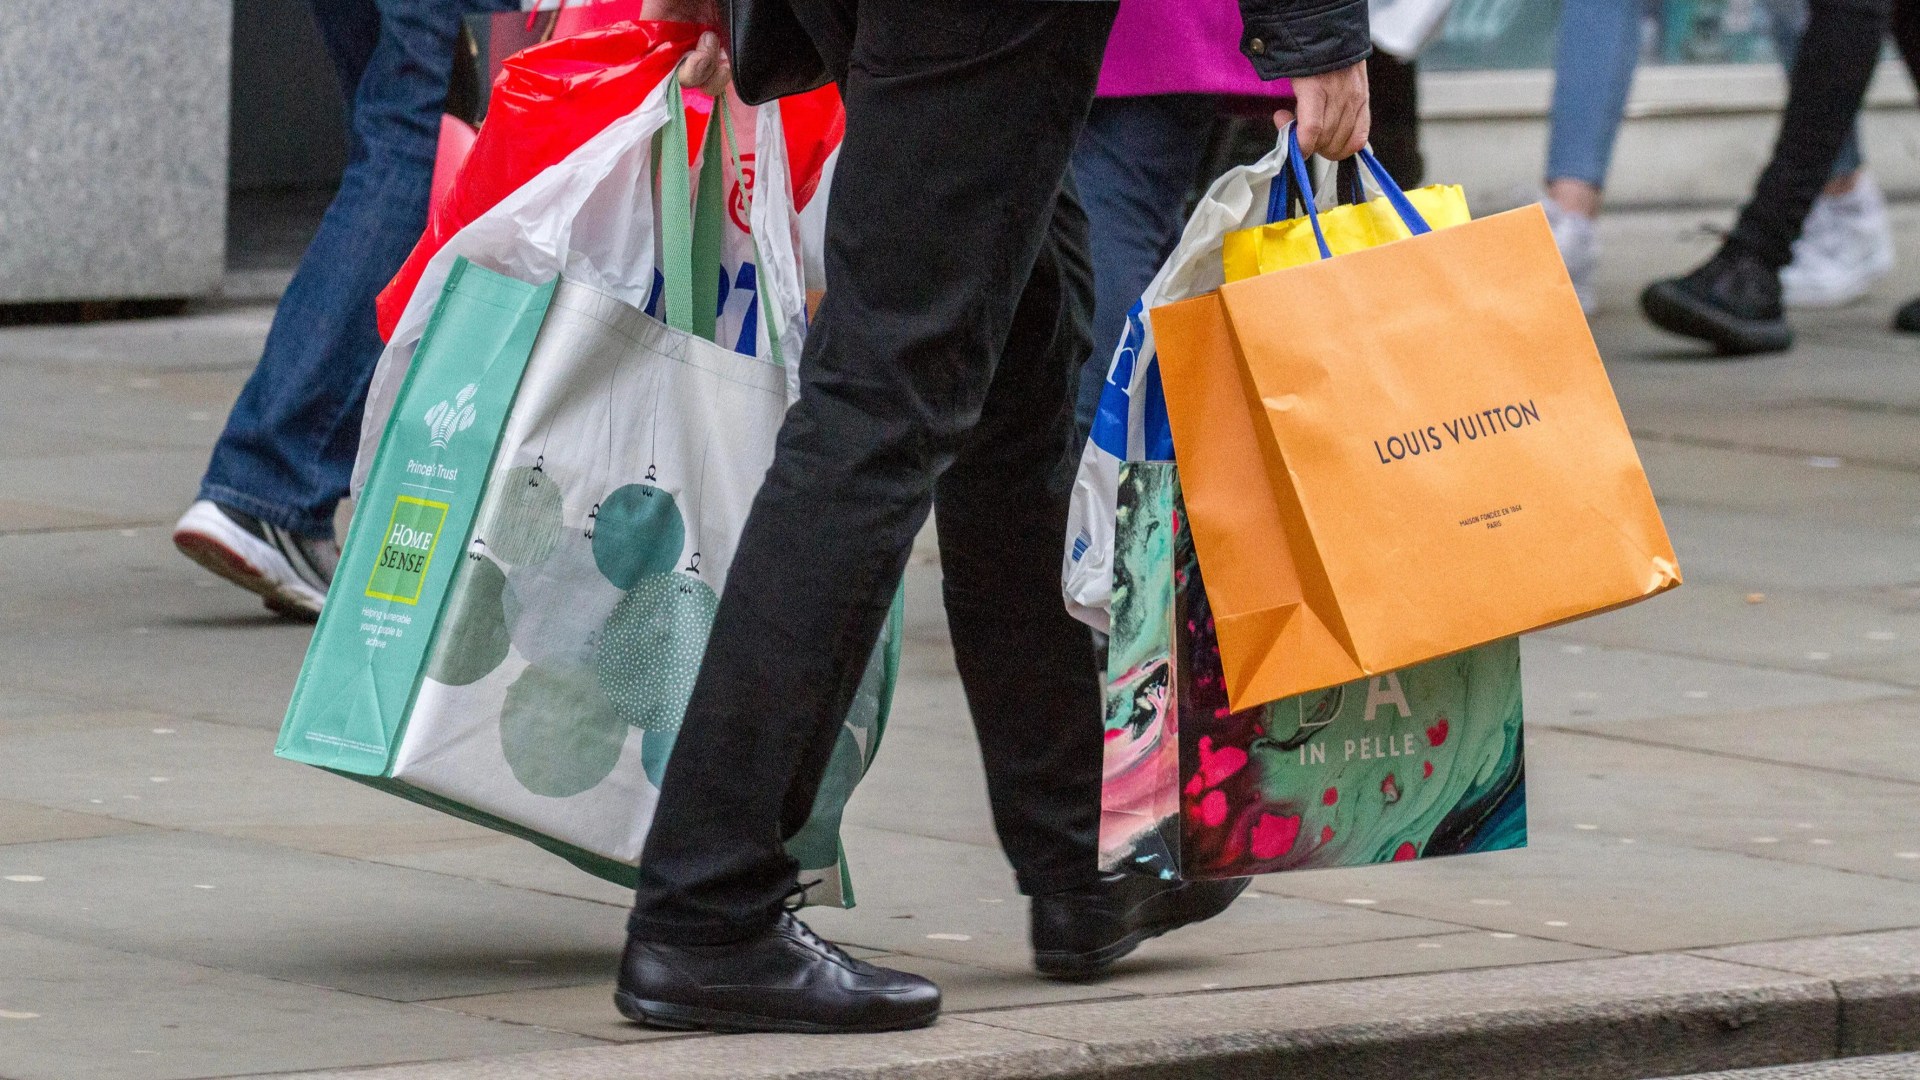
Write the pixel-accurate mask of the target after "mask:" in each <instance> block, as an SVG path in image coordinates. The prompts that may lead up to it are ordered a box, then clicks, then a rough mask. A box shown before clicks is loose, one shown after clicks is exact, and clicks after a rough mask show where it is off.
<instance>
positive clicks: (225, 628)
mask: <svg viewBox="0 0 1920 1080" xmlns="http://www.w3.org/2000/svg"><path fill="white" fill-rule="evenodd" d="M204 464H205V463H204V462H201V463H200V464H199V465H195V466H194V469H195V473H194V475H195V477H196V478H197V476H198V469H199V468H200V467H201V465H204ZM146 475H148V476H149V477H150V476H151V473H150V472H149V473H147V474H146ZM192 494H193V488H192V485H191V483H189V484H187V485H186V486H185V487H184V488H182V490H181V492H180V493H179V494H178V497H177V498H176V497H172V496H169V497H168V498H167V499H166V500H164V502H165V506H166V507H167V508H168V509H167V510H166V512H165V513H164V514H162V515H161V517H162V518H163V519H164V520H165V521H166V522H167V523H168V524H169V525H170V524H171V522H172V520H173V518H174V516H176V515H178V513H179V511H180V510H181V508H183V507H184V506H185V505H186V503H185V501H184V500H186V499H190V498H191V496H192ZM0 497H4V492H0ZM156 505H158V504H156ZM142 512H143V513H144V512H145V511H142ZM131 583H137V587H136V586H135V585H134V584H131ZM0 595H4V596H5V597H6V602H5V603H0V681H4V682H6V683H8V684H11V685H17V686H20V687H23V688H25V689H28V690H31V691H38V692H40V693H43V694H54V695H62V696H69V697H79V698H81V699H83V700H86V701H89V702H93V703H95V704H97V705H115V706H119V707H122V708H143V709H150V710H154V711H158V712H165V713H170V714H173V715H178V716H189V717H204V718H209V719H219V720H226V721H231V722H234V723H245V724H252V725H254V726H256V727H260V728H262V729H269V730H271V729H278V727H279V726H280V720H281V718H282V717H283V716H284V715H285V714H286V708H287V700H288V699H289V698H290V697H291V696H292V692H293V682H294V678H295V677H296V676H297V675H298V673H299V670H300V662H301V660H302V659H304V658H305V656H306V650H307V641H308V639H309V638H310V637H311V636H312V632H313V631H312V627H310V626H307V625H304V624H301V623H296V622H292V621H289V620H286V619H282V618H279V617H277V616H274V615H273V614H271V613H270V612H267V611H266V610H264V609H263V608H262V607H261V606H260V601H259V599H258V598H257V597H254V596H253V595H252V594H250V593H246V592H243V591H241V590H239V589H236V588H234V587H232V586H231V585H227V584H225V583H224V582H221V581H220V580H219V579H217V578H215V577H214V576H213V575H211V574H208V573H207V572H206V571H204V570H202V569H200V568H199V567H197V566H195V565H193V564H192V563H189V562H188V561H187V560H185V559H183V558H181V557H180V555H179V554H178V553H177V552H175V551H174V550H173V545H172V542H171V540H170V530H169V529H168V528H165V527H150V528H136V529H125V530H122V529H106V530H88V531H80V532H58V533H31V534H15V535H7V536H0ZM49 627H59V633H57V634H53V633H49V632H48V628H49Z"/></svg>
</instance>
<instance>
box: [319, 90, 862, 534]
mask: <svg viewBox="0 0 1920 1080" xmlns="http://www.w3.org/2000/svg"><path fill="white" fill-rule="evenodd" d="M668 85H670V84H669V83H662V85H661V86H660V87H659V88H657V89H655V90H654V91H653V92H652V93H650V94H648V95H647V99H646V100H645V101H644V102H643V103H642V104H641V106H640V107H639V108H638V109H636V110H634V111H633V112H632V113H631V114H629V115H627V116H625V117H622V118H621V119H619V120H616V121H614V122H613V123H611V124H609V125H607V127H606V128H605V129H604V130H603V131H601V132H600V133H599V134H598V135H595V136H594V137H593V138H591V139H589V140H587V142H586V143H584V144H582V145H581V146H580V148H579V149H577V150H575V151H574V152H573V153H572V154H569V155H568V156H567V157H566V158H565V159H563V160H562V161H561V162H560V163H559V164H556V165H554V166H552V167H550V168H548V169H546V170H544V171H542V172H541V173H539V174H538V175H536V176H535V177H534V178H533V179H531V180H529V181H527V182H526V183H525V184H524V185H522V186H521V187H520V188H519V189H517V190H515V191H514V192H513V194H511V195H508V196H507V197H506V198H504V199H502V200H501V201H500V202H499V203H498V204H497V205H495V206H494V207H493V208H492V209H490V210H488V211H487V212H486V213H484V214H482V215H480V217H478V218H476V219H475V220H474V221H473V222H472V223H471V224H469V225H468V226H467V227H466V228H464V229H461V230H460V231H459V232H457V233H455V234H454V235H453V236H452V237H451V238H450V239H449V240H448V241H447V243H446V244H445V245H444V246H443V247H442V248H441V249H440V250H439V252H437V253H436V254H435V255H434V257H433V258H432V260H431V261H429V262H428V263H427V266H426V269H425V270H424V271H423V272H422V273H421V275H420V281H419V283H418V284H417V285H416V286H415V287H414V291H413V296H412V298H411V299H410V300H408V301H407V306H406V311H405V313H404V314H402V315H401V317H400V320H399V322H398V323H397V324H396V325H395V327H394V331H393V336H392V337H391V339H389V341H388V343H387V348H386V350H385V351H384V352H382V353H381V355H380V360H379V363H378V364H377V365H376V366H375V367H374V372H373V379H372V382H371V383H370V384H369V386H368V389H367V405H366V412H365V415H364V416H363V418H362V420H361V425H360V452H359V457H358V459H357V460H356V461H355V462H354V469H353V480H352V490H353V493H354V494H355V495H356V496H358V495H359V493H360V489H361V488H362V487H363V486H364V485H365V484H366V479H367V471H368V470H369V469H370V468H372V466H373V455H374V451H375V450H376V449H377V448H378V446H379V441H380V435H381V433H382V432H383V431H385V430H386V425H387V417H388V416H389V415H390V414H391V413H392V411H393V403H394V400H395V399H396V398H397V397H398V396H399V393H400V384H401V382H402V381H404V380H405V378H406V375H407V368H408V366H409V365H410V364H411V362H412V359H413V352H414V349H415V348H416V347H418V346H419V344H420V335H421V332H422V331H423V330H425V329H426V325H427V319H428V317H429V316H431V315H432V314H433V305H434V302H435V300H436V299H437V298H438V297H439V295H440V289H441V286H442V285H443V284H444V283H445V282H446V278H447V273H448V272H449V271H450V270H451V269H452V268H453V264H454V261H455V260H456V259H458V258H460V257H461V256H465V257H467V258H469V259H471V260H473V261H474V262H475V263H477V264H479V265H481V266H484V267H486V268H488V269H490V270H496V271H499V272H500V273H503V274H507V275H509V276H511V277H516V278H519V279H521V280H523V281H545V280H547V279H549V278H553V277H555V276H560V275H564V276H565V277H566V278H567V279H568V280H569V281H572V282H575V283H577V284H581V285H586V286H588V287H590V288H592V289H594V290H596V291H598V292H602V293H605V294H606V295H608V296H612V297H615V298H617V299H619V300H621V301H623V302H625V303H627V304H631V305H632V306H634V307H638V308H643V309H644V308H646V307H647V306H648V302H649V300H650V299H651V298H652V297H653V296H654V293H655V290H656V289H657V288H658V281H659V270H658V266H659V253H658V252H657V251H656V250H655V245H654V236H655V228H656V222H655V221H654V219H653V217H652V215H651V214H650V213H649V214H647V215H645V216H641V217H636V214H635V201H634V193H635V192H636V191H644V192H650V191H651V190H652V184H653V179H652V171H651V170H652V165H651V160H652V158H651V150H652V140H653V136H654V133H655V132H657V131H659V130H660V129H661V128H662V127H664V126H665V124H666V122H667V118H668V117H667V109H668V102H667V87H668ZM779 109H780V106H779V103H778V102H770V103H768V104H766V105H763V106H760V107H758V108H757V109H752V110H750V111H751V113H752V115H753V125H752V130H753V143H752V144H751V148H752V151H753V153H754V155H755V157H756V158H757V165H758V167H757V168H756V169H755V170H754V172H753V175H752V176H751V177H750V178H749V180H748V184H749V186H750V187H751V190H752V195H753V198H752V199H751V210H750V214H751V222H750V223H751V225H752V228H753V236H754V238H755V239H757V240H758V243H759V246H760V250H759V256H758V258H759V263H758V264H757V265H756V266H754V267H753V268H752V271H751V272H750V273H743V272H742V267H743V266H744V265H745V263H744V259H745V258H746V257H748V254H749V253H750V252H751V251H752V245H751V244H743V243H742V242H741V238H742V237H744V236H745V235H746V234H745V231H744V230H739V229H737V224H738V223H737V222H732V224H733V225H734V226H735V228H732V229H729V230H728V233H727V235H726V243H725V246H724V247H723V249H722V266H723V268H724V269H726V270H727V271H728V273H729V275H730V276H729V281H730V282H731V283H734V284H736V285H737V284H738V283H740V282H742V281H755V282H759V281H760V279H761V278H764V282H763V288H764V290H765V292H766V293H767V295H769V296H770V297H771V298H772V300H773V304H774V306H775V307H777V308H778V309H779V311H780V313H781V314H780V315H779V323H780V325H779V326H778V331H779V341H780V345H781V351H782V354H783V359H784V360H785V361H786V362H787V381H788V388H789V394H790V395H791V394H792V393H793V392H795V391H796V390H797V389H798V386H799V375H798V369H797V364H796V361H797V360H798V358H799V356H800V349H801V346H802V344H803V343H804V342H805V339H806V291H805V288H804V286H803V285H802V274H803V269H802V266H801V261H800V239H799V221H798V217H799V215H798V213H797V212H796V211H795V209H794V205H793V192H792V190H791V187H790V184H789V182H788V176H787V167H786V162H787V159H786V140H785V135H784V132H783V129H782V127H781V123H780V112H779ZM741 115H742V113H740V112H738V111H736V113H735V116H736V117H738V116H741ZM742 150H743V152H745V151H746V150H747V147H742ZM721 156H722V157H723V158H724V157H726V156H727V155H721ZM722 167H723V168H728V169H731V164H730V162H729V163H724V164H723V165H722ZM734 180H735V182H734V183H733V184H729V185H728V186H727V190H728V192H729V196H730V198H731V197H732V196H733V195H734V193H735V192H736V191H737V190H738V188H739V179H738V178H734ZM816 198H819V199H823V200H824V198H825V192H824V190H823V191H822V192H821V194H820V195H818V196H816ZM742 201H743V200H740V199H733V200H732V202H733V205H735V206H738V205H740V203H741V202H742ZM650 202H651V200H650V199H648V200H645V201H643V202H642V203H641V204H640V205H641V206H642V207H643V208H644V207H646V206H647V205H649V204H650ZM729 218H730V221H731V218H732V215H729ZM757 292H758V290H754V289H748V290H745V291H743V292H742V293H741V295H740V296H739V297H738V298H737V302H735V303H729V304H727V305H726V307H725V310H723V311H722V313H721V315H722V318H721V331H722V333H723V334H725V333H727V331H728V330H729V329H731V330H732V333H733V335H734V336H735V338H737V337H738V335H739V334H740V332H741V330H742V329H743V322H744V320H745V319H746V313H747V312H749V311H751V312H754V317H753V323H754V324H756V330H757V337H756V338H755V339H754V340H757V341H760V342H764V341H766V340H767V334H766V330H767V326H766V319H767V312H765V311H764V310H761V309H760V308H759V305H758V304H757V303H756V302H755V301H754V296H755V295H756V293H757ZM727 340H732V339H727ZM756 351H757V350H756Z"/></svg>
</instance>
